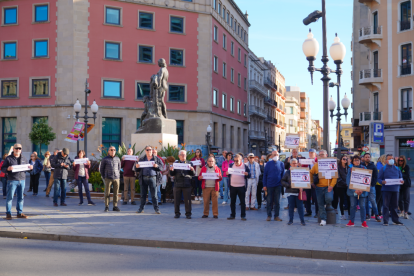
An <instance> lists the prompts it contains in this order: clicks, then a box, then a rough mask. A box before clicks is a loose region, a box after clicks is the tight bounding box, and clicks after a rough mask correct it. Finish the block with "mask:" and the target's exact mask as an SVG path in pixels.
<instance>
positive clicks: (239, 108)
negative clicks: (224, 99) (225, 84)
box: [237, 101, 241, 114]
mask: <svg viewBox="0 0 414 276" xmlns="http://www.w3.org/2000/svg"><path fill="white" fill-rule="evenodd" d="M240 112H241V102H240V101H237V114H240Z"/></svg>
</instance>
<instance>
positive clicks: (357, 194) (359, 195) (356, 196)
mask: <svg viewBox="0 0 414 276" xmlns="http://www.w3.org/2000/svg"><path fill="white" fill-rule="evenodd" d="M352 168H360V169H366V167H365V166H363V165H361V157H360V156H358V155H354V156H352V159H351V165H349V170H348V175H347V176H346V184H347V185H348V190H347V192H346V194H347V195H348V196H349V199H350V201H351V206H350V209H351V210H350V211H351V219H350V220H349V222H348V224H347V225H346V226H355V223H354V221H355V213H356V209H357V202H358V201H359V207H360V208H361V210H360V211H359V212H360V215H361V223H362V227H364V228H368V225H367V222H366V221H365V200H366V198H367V197H368V192H364V191H362V190H353V189H351V188H350V184H351V176H352ZM370 180H371V179H369V181H368V182H369V183H368V185H370V183H371V181H370ZM368 189H369V188H368Z"/></svg>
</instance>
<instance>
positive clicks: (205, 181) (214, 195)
mask: <svg viewBox="0 0 414 276" xmlns="http://www.w3.org/2000/svg"><path fill="white" fill-rule="evenodd" d="M215 163H216V159H215V158H214V157H209V158H208V159H207V165H206V166H204V167H203V168H201V171H200V175H199V176H198V179H199V180H200V181H201V182H202V184H201V188H202V189H203V201H204V213H203V216H202V217H201V218H208V215H209V210H210V200H211V202H212V205H213V218H215V219H218V194H219V190H220V181H221V179H222V177H221V171H220V168H219V167H217V166H216V165H215ZM206 175H209V177H206ZM211 175H215V176H217V177H210V176H211ZM212 178H215V179H212Z"/></svg>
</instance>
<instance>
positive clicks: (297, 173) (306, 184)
mask: <svg viewBox="0 0 414 276" xmlns="http://www.w3.org/2000/svg"><path fill="white" fill-rule="evenodd" d="M290 177H291V186H292V188H303V189H310V188H311V183H310V173H309V169H308V168H300V167H299V168H293V167H291V168H290Z"/></svg>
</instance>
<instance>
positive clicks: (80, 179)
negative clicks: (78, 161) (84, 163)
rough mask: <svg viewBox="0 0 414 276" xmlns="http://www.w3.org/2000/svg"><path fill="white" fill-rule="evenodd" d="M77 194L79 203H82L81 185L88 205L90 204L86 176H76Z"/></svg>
mask: <svg viewBox="0 0 414 276" xmlns="http://www.w3.org/2000/svg"><path fill="white" fill-rule="evenodd" d="M77 182H78V192H79V200H80V201H79V203H83V192H82V184H83V187H85V193H86V198H87V199H88V203H91V202H92V199H91V193H90V192H89V184H88V180H87V179H86V176H78V180H77Z"/></svg>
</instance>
